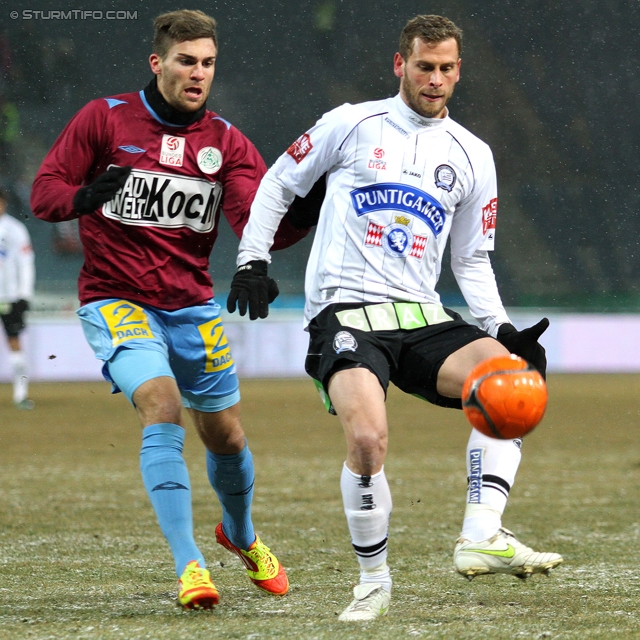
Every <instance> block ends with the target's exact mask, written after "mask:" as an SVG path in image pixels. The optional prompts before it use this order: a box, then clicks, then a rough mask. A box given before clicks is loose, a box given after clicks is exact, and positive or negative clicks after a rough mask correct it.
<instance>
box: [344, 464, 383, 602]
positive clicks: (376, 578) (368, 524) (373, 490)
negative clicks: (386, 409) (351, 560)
mask: <svg viewBox="0 0 640 640" xmlns="http://www.w3.org/2000/svg"><path fill="white" fill-rule="evenodd" d="M340 489H341V490H342V501H343V503H344V512H345V515H346V516H347V524H348V525H349V533H350V534H351V544H352V545H353V550H354V551H355V553H356V556H357V558H358V563H359V564H360V582H361V583H372V582H377V583H379V584H381V585H382V586H383V588H384V589H385V590H386V591H389V592H390V591H391V574H390V572H389V567H388V566H387V537H388V532H389V517H390V516H391V509H392V503H391V491H390V490H389V484H388V483H387V478H386V477H385V475H384V469H382V470H381V471H380V472H379V473H376V474H375V475H373V476H361V475H359V474H356V473H353V471H351V470H350V469H349V468H348V467H347V465H346V463H345V465H344V467H343V468H342V476H341V478H340Z"/></svg>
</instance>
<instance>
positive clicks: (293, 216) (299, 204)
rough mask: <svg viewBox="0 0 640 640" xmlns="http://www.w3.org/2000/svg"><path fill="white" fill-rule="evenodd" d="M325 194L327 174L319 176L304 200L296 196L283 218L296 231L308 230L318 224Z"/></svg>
mask: <svg viewBox="0 0 640 640" xmlns="http://www.w3.org/2000/svg"><path fill="white" fill-rule="evenodd" d="M326 193H327V174H324V175H323V176H320V178H319V179H318V181H317V182H316V183H315V184H314V185H313V187H311V190H310V191H309V193H307V195H306V196H305V197H304V198H301V197H300V196H296V197H295V198H294V200H293V202H292V203H291V206H290V207H289V211H287V213H286V215H285V217H286V218H288V219H289V222H291V224H292V225H293V226H294V227H295V228H296V229H309V228H310V227H313V226H315V225H316V224H318V218H319V217H320V208H321V207H322V203H323V202H324V196H325V194H326Z"/></svg>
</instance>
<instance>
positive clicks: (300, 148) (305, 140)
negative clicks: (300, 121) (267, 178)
mask: <svg viewBox="0 0 640 640" xmlns="http://www.w3.org/2000/svg"><path fill="white" fill-rule="evenodd" d="M311 149H313V145H312V144H311V138H310V137H309V134H308V133H303V134H302V135H301V136H300V137H299V138H298V139H297V140H296V141H295V142H294V143H293V144H292V145H291V146H290V147H289V148H288V149H287V153H288V154H289V155H290V156H291V157H292V158H293V159H294V160H295V161H296V164H300V163H301V162H302V161H303V160H304V159H305V157H306V155H307V154H308V153H309V151H311Z"/></svg>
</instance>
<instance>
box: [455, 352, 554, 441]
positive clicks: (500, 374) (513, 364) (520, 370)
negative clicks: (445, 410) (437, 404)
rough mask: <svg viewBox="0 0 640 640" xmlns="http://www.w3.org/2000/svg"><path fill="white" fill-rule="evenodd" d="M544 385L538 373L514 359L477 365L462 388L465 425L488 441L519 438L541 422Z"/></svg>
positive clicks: (545, 405) (496, 358) (528, 365)
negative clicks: (470, 425)
mask: <svg viewBox="0 0 640 640" xmlns="http://www.w3.org/2000/svg"><path fill="white" fill-rule="evenodd" d="M547 397H548V396H547V385H546V384H545V382H544V379H543V377H542V376H541V375H540V373H539V372H538V371H537V370H536V369H534V367H533V366H531V365H530V364H529V363H528V362H527V361H526V360H523V359H522V358H519V357H518V356H516V355H511V356H497V357H495V358H489V359H488V360H485V361H484V362H481V363H480V364H479V365H478V366H477V367H475V368H474V369H473V371H472V372H471V373H470V374H469V377H468V378H467V380H466V381H465V383H464V386H463V387H462V409H463V411H464V413H465V415H466V416H467V418H468V419H469V422H470V423H471V424H472V425H473V426H474V427H475V428H476V429H477V430H478V431H480V432H481V433H484V435H486V436H489V437H491V438H500V439H505V440H507V439H510V438H522V436H524V435H526V434H527V433H529V431H531V430H532V429H533V428H534V427H535V426H536V425H537V424H538V423H539V422H540V420H542V416H543V415H544V411H545V409H546V408H547Z"/></svg>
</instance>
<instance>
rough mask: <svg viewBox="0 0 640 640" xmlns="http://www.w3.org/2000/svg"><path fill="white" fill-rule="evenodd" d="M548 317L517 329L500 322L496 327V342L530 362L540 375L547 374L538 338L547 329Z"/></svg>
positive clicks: (542, 348) (543, 353)
mask: <svg viewBox="0 0 640 640" xmlns="http://www.w3.org/2000/svg"><path fill="white" fill-rule="evenodd" d="M548 326H549V319H548V318H542V320H540V322H538V324H535V325H534V326H533V327H529V328H528V329H523V330H522V331H518V330H517V329H516V328H515V327H514V326H513V325H512V324H509V323H506V324H501V325H500V326H499V327H498V342H500V344H502V345H503V346H505V347H506V348H507V349H509V351H510V352H511V353H515V354H516V355H517V356H520V357H521V358H524V359H525V360H526V361H527V362H530V363H531V364H532V365H533V366H534V367H535V368H536V369H537V370H538V371H539V372H540V374H541V375H542V377H543V378H546V375H547V356H546V355H545V350H544V347H543V346H542V345H541V344H540V343H539V342H538V338H539V337H540V336H541V335H542V334H543V333H544V332H545V331H546V330H547V327H548Z"/></svg>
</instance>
